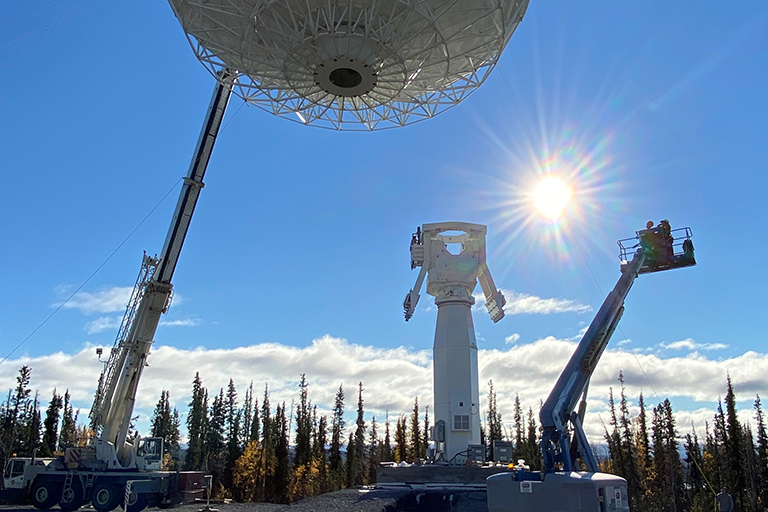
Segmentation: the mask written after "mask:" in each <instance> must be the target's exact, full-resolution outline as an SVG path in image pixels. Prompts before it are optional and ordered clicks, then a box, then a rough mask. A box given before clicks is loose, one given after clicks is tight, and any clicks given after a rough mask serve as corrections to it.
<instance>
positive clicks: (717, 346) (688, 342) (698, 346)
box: [659, 338, 728, 350]
mask: <svg viewBox="0 0 768 512" xmlns="http://www.w3.org/2000/svg"><path fill="white" fill-rule="evenodd" d="M659 347H660V348H661V349H664V350H723V349H726V348H728V345H726V344H724V343H697V342H696V341H694V340H693V338H686V339H684V340H680V341H673V342H671V343H665V342H661V343H660V344H659Z"/></svg>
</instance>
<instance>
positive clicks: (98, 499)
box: [91, 483, 120, 512]
mask: <svg viewBox="0 0 768 512" xmlns="http://www.w3.org/2000/svg"><path fill="white" fill-rule="evenodd" d="M119 500H120V492H119V491H118V489H117V487H115V486H114V485H111V484H108V483H97V484H96V485H95V486H94V488H93V497H92V498H91V504H92V505H93V508H94V509H96V512H109V511H110V510H114V509H115V507H117V505H118V502H119Z"/></svg>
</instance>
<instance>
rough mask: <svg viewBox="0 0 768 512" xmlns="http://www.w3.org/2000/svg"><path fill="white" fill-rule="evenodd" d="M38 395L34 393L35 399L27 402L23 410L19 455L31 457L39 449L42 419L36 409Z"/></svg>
mask: <svg viewBox="0 0 768 512" xmlns="http://www.w3.org/2000/svg"><path fill="white" fill-rule="evenodd" d="M39 400H40V394H39V393H37V392H36V393H35V398H34V399H32V400H30V401H28V402H27V405H26V407H25V408H24V414H23V422H22V424H21V427H22V438H21V446H20V449H19V451H20V453H22V454H24V455H27V456H30V457H31V456H32V455H33V454H34V453H36V451H37V450H38V449H39V448H40V431H41V429H42V419H41V417H40V408H39V407H38V404H39Z"/></svg>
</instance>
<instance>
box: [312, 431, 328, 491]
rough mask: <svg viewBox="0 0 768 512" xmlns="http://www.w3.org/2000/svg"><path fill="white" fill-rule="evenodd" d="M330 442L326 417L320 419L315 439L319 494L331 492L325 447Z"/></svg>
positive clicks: (314, 448) (314, 449) (314, 450)
mask: <svg viewBox="0 0 768 512" xmlns="http://www.w3.org/2000/svg"><path fill="white" fill-rule="evenodd" d="M327 442H328V418H326V417H325V416H321V417H320V421H318V423H317V437H316V438H315V445H314V447H313V450H312V451H313V452H314V458H315V463H316V466H317V468H318V474H317V479H318V490H319V492H320V493H321V494H322V493H326V492H328V491H330V489H331V487H330V478H329V474H328V459H327V457H326V454H325V445H326V444H327Z"/></svg>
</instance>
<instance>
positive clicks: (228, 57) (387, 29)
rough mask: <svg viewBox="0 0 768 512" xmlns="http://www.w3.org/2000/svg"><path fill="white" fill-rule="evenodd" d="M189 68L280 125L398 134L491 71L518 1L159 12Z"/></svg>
mask: <svg viewBox="0 0 768 512" xmlns="http://www.w3.org/2000/svg"><path fill="white" fill-rule="evenodd" d="M169 2H170V4H171V7H172V8H173V11H174V13H175V14H176V17H177V18H178V19H179V21H180V22H181V26H182V28H183V29H184V32H185V33H186V35H187V38H188V39H189V42H190V44H191V45H192V48H193V50H194V52H195V55H196V56H197V58H198V59H200V61H201V62H202V63H203V64H204V65H205V67H206V68H208V70H209V71H211V73H213V75H214V76H216V77H217V79H220V77H221V76H222V73H221V71H222V70H224V69H229V70H231V71H232V72H233V73H235V74H236V75H237V80H236V82H235V84H234V92H235V93H236V94H237V95H238V96H241V97H242V98H243V99H244V100H245V101H247V102H249V103H252V104H254V105H256V106H258V107H260V108H262V109H264V110H267V111H269V112H272V113H273V114H275V115H278V116H281V117H287V118H289V119H292V120H294V121H298V122H301V123H303V124H307V125H314V126H321V127H325V128H332V129H336V130H374V129H377V128H390V127H395V126H404V125H406V124H409V123H413V122H416V121H420V120H422V119H426V118H430V117H433V116H435V115H437V114H438V113H440V112H442V111H444V110H446V109H448V108H450V107H452V106H453V105H456V104H457V103H459V102H461V101H462V100H463V99H464V98H466V97H467V96H468V95H469V94H470V93H471V92H472V91H473V90H475V89H476V88H478V87H479V86H480V85H481V84H482V83H483V81H484V80H485V79H486V78H487V76H488V74H489V73H490V71H491V70H492V69H493V67H494V66H495V65H496V62H497V61H498V59H499V57H500V56H501V52H502V51H503V50H504V47H505V46H506V44H507V43H508V42H509V39H510V37H512V34H513V33H514V31H515V29H516V28H517V26H518V24H519V23H520V21H522V19H523V15H524V14H525V11H526V9H527V7H528V2H529V0H452V1H446V0H169Z"/></svg>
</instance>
